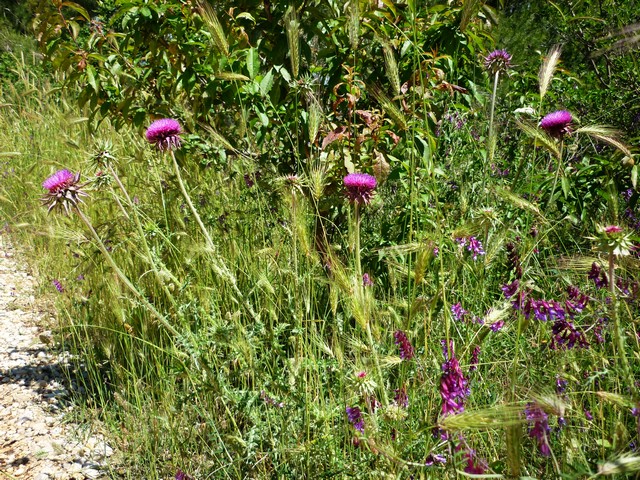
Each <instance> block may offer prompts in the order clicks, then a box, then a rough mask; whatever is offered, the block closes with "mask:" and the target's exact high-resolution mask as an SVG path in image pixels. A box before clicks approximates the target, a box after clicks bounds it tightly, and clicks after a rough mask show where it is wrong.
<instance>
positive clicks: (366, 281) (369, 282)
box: [362, 273, 373, 287]
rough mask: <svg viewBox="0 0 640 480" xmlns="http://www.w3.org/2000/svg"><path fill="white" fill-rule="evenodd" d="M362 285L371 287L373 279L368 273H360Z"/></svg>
mask: <svg viewBox="0 0 640 480" xmlns="http://www.w3.org/2000/svg"><path fill="white" fill-rule="evenodd" d="M362 286H363V287H373V280H371V277H370V276H369V274H368V273H365V274H363V275H362Z"/></svg>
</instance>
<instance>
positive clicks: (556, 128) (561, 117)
mask: <svg viewBox="0 0 640 480" xmlns="http://www.w3.org/2000/svg"><path fill="white" fill-rule="evenodd" d="M572 121H573V117H572V116H571V114H570V113H569V112H567V111H566V110H558V111H556V112H552V113H549V114H548V115H546V116H545V117H544V118H543V119H542V120H541V121H540V128H542V129H543V130H544V131H545V132H547V133H548V134H549V135H551V136H552V137H556V138H562V137H564V136H565V135H566V134H567V133H570V132H571V128H570V127H569V125H570V124H571V122H572Z"/></svg>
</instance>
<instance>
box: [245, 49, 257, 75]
mask: <svg viewBox="0 0 640 480" xmlns="http://www.w3.org/2000/svg"><path fill="white" fill-rule="evenodd" d="M259 70H260V56H259V54H258V49H257V48H253V47H252V48H250V49H249V50H247V72H249V78H250V79H251V80H253V79H254V78H256V75H258V71H259Z"/></svg>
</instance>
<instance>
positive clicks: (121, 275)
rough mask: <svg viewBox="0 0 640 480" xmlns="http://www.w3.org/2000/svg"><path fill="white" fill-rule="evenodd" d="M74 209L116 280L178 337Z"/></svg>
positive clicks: (86, 219) (82, 214)
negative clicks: (116, 277)
mask: <svg viewBox="0 0 640 480" xmlns="http://www.w3.org/2000/svg"><path fill="white" fill-rule="evenodd" d="M75 209H76V212H77V214H78V216H79V217H80V220H82V222H83V223H84V224H85V225H86V226H87V228H88V229H89V232H91V235H92V236H93V238H94V239H95V241H96V243H97V245H98V248H99V249H100V251H101V252H102V254H103V255H104V256H105V258H106V259H107V262H108V263H109V265H110V266H111V268H112V269H113V271H114V272H115V273H116V275H117V276H118V278H119V279H120V280H121V281H122V283H124V284H125V286H126V287H127V288H128V289H129V290H131V292H132V293H133V294H134V295H135V296H136V298H137V299H138V300H139V301H140V302H141V303H142V304H143V305H144V306H145V307H146V308H147V310H149V312H150V313H151V314H152V315H153V316H154V317H156V318H157V319H158V321H160V323H162V325H164V327H165V328H166V329H167V331H169V333H171V334H172V335H175V336H177V337H178V336H180V333H179V332H178V331H177V330H176V329H175V328H174V327H173V325H171V324H170V323H169V321H168V320H167V319H166V318H165V316H164V315H162V314H161V313H160V312H159V311H158V310H157V309H156V307H154V306H153V305H152V304H151V303H150V302H149V300H147V299H146V297H145V296H144V295H143V294H142V293H140V291H139V290H138V289H137V288H136V287H135V286H134V285H133V283H131V280H129V278H128V277H127V276H126V275H125V274H124V272H123V271H122V270H120V267H118V265H117V264H116V262H115V260H113V257H112V256H111V254H110V253H109V251H108V250H107V248H106V247H105V246H104V243H103V242H102V239H101V238H100V236H99V235H98V232H96V231H95V229H94V228H93V225H92V224H91V221H90V220H89V219H88V218H87V217H86V216H85V214H84V213H82V210H80V209H79V208H78V206H77V205H76V206H75Z"/></svg>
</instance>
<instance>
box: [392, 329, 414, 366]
mask: <svg viewBox="0 0 640 480" xmlns="http://www.w3.org/2000/svg"><path fill="white" fill-rule="evenodd" d="M393 336H394V338H395V341H396V345H397V346H398V350H400V358H401V359H402V360H411V359H412V358H413V355H414V352H413V346H412V345H411V342H410V341H409V339H408V338H407V334H406V333H404V332H403V331H402V330H397V331H396V333H394V334H393Z"/></svg>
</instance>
